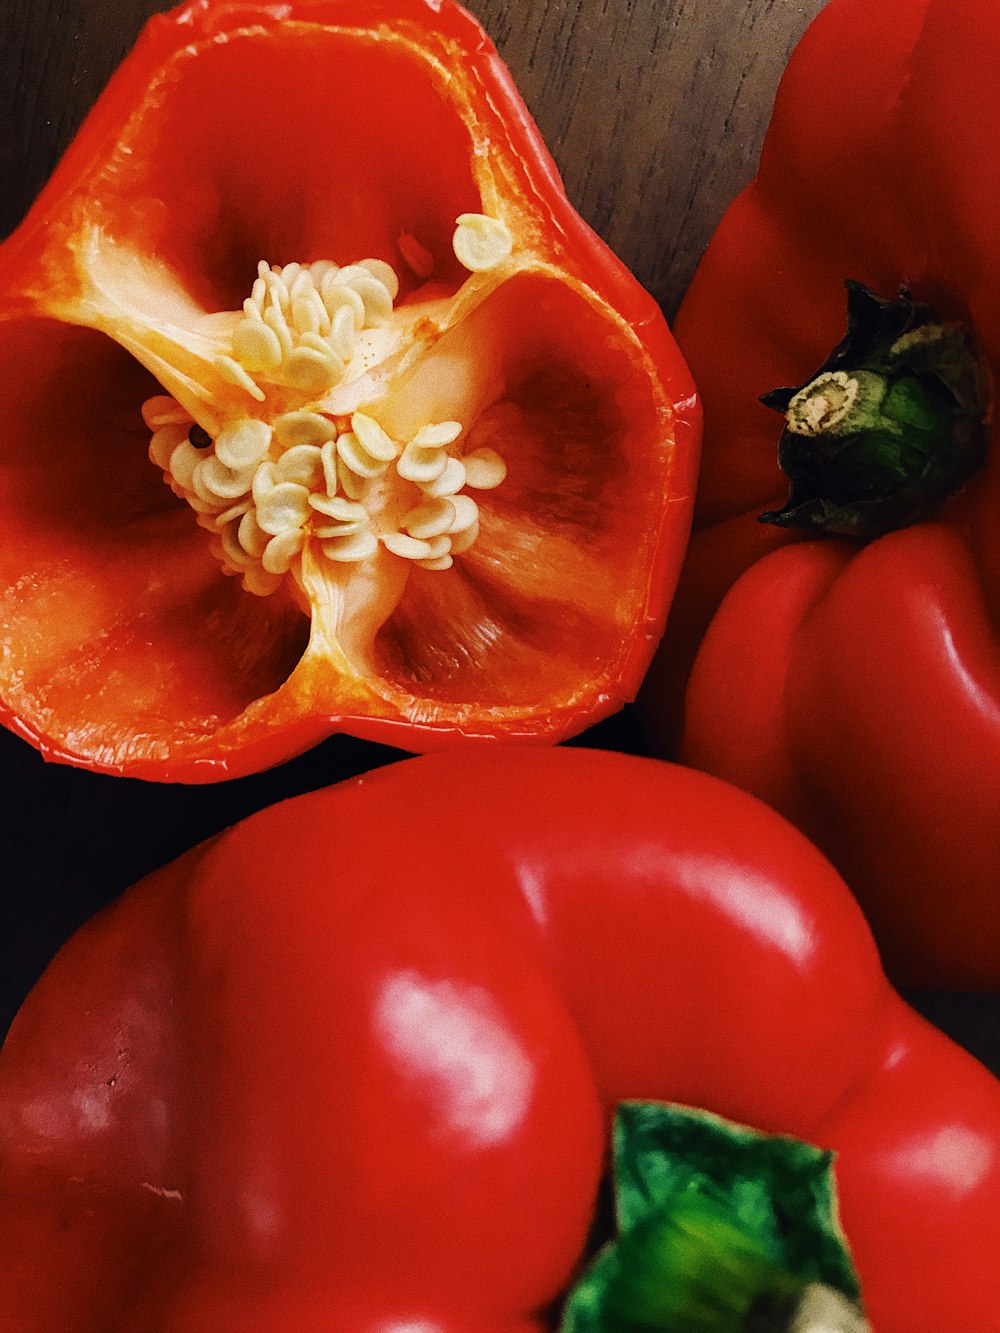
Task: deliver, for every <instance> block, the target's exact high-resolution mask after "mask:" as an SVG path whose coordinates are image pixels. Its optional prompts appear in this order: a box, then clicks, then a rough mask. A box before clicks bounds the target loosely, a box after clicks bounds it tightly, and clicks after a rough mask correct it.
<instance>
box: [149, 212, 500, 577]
mask: <svg viewBox="0 0 1000 1333" xmlns="http://www.w3.org/2000/svg"><path fill="white" fill-rule="evenodd" d="M486 221H487V222H489V221H491V220H488V219H487V220H486ZM481 231H482V226H481V222H480V220H479V219H478V218H472V217H470V218H469V219H468V220H467V221H466V220H464V219H459V231H458V232H457V233H456V237H459V236H461V237H466V235H467V234H469V235H471V236H473V237H476V236H477V235H478V233H479V232H481ZM500 240H503V237H501V238H500ZM494 246H495V242H494ZM458 248H459V246H458V245H456V250H457V249H458ZM507 249H509V238H508V243H507ZM494 253H495V254H496V257H497V261H499V259H502V258H503V256H504V254H505V253H506V252H505V251H504V247H503V246H502V245H501V246H499V247H496V246H495V249H494ZM473 262H476V261H475V260H474V261H473ZM469 266H470V267H471V265H469ZM477 267H488V265H487V264H485V263H481V264H477ZM398 286H399V285H398V280H397V278H396V274H395V273H394V271H393V270H392V268H391V267H390V265H388V264H386V263H384V262H383V261H381V260H376V259H369V260H362V261H361V262H360V263H358V264H351V265H348V266H346V267H344V268H338V267H337V265H336V264H333V263H332V262H327V261H320V262H318V263H315V264H310V265H307V266H303V265H298V264H289V265H286V266H285V267H284V268H283V269H272V268H271V267H270V266H268V265H267V264H264V263H262V264H261V265H260V266H259V269H258V277H257V280H256V282H255V283H254V289H253V292H252V294H251V296H250V297H249V298H248V299H247V301H245V302H244V306H243V312H244V317H243V319H242V320H241V321H240V322H239V323H238V324H237V326H236V328H235V330H234V333H233V337H232V348H231V355H230V353H229V352H225V353H220V354H219V355H218V356H217V358H216V367H217V368H218V370H219V371H220V373H221V374H222V375H223V376H224V378H226V379H227V380H228V381H229V382H231V383H233V384H236V385H238V386H239V387H241V388H243V389H244V390H246V392H247V393H248V394H250V396H251V397H252V398H254V399H255V400H256V401H258V402H265V401H266V398H267V395H266V393H265V391H264V390H263V389H262V388H261V387H260V386H261V384H265V385H274V386H281V387H282V388H283V389H285V390H289V389H290V390H296V391H301V392H302V394H303V397H304V399H305V401H306V402H308V403H310V404H311V405H310V406H309V407H307V408H304V409H302V410H294V411H286V412H283V413H282V414H280V415H279V416H277V417H276V418H274V419H273V420H272V421H265V420H261V419H258V418H255V417H249V416H246V417H242V418H240V419H237V420H234V421H230V422H228V423H227V424H226V425H225V426H224V427H223V428H222V430H221V431H220V432H219V433H218V435H217V436H216V437H215V439H214V440H213V439H211V438H210V437H209V435H208V434H207V433H206V432H205V431H204V430H203V429H202V428H201V427H200V426H198V425H197V424H196V423H195V422H194V421H193V420H192V418H191V417H190V415H189V414H188V413H187V412H186V411H185V409H184V408H183V407H182V406H181V405H180V404H179V403H178V402H176V401H175V400H174V399H173V398H171V397H168V396H166V395H160V396H157V397H154V398H151V399H149V400H148V401H147V402H146V403H145V404H144V406H143V418H144V420H145V422H146V425H147V427H148V428H149V429H150V430H151V431H152V440H151V442H150V446H149V456H150V458H151V460H152V461H153V462H154V463H155V464H156V466H157V467H159V468H160V469H161V470H162V471H163V473H164V479H165V480H166V481H167V482H168V484H169V485H170V487H171V489H172V490H173V491H174V493H175V494H176V495H178V496H180V497H182V498H183V499H185V500H186V501H187V503H188V504H189V505H190V506H191V507H192V509H194V510H195V511H196V513H197V515H198V523H199V524H200V525H201V526H202V527H204V528H206V529H207V530H208V531H209V532H210V533H211V534H212V537H213V541H212V550H213V553H214V554H215V556H216V558H217V559H218V560H219V561H220V563H221V565H222V568H223V571H224V572H225V573H228V574H232V575H238V576H240V577H241V579H242V583H243V587H244V588H245V589H246V590H247V591H248V592H252V593H256V594H258V595H259V596H267V595H268V594H270V593H272V592H274V591H275V590H276V589H277V588H278V587H279V586H280V585H281V583H282V581H283V579H284V577H285V575H286V574H287V573H288V571H289V570H291V569H294V567H295V564H296V561H297V560H298V559H299V557H300V556H301V553H302V551H303V548H304V546H305V544H306V542H307V540H311V543H312V545H311V549H312V550H313V551H318V552H320V553H321V554H322V556H324V557H325V558H326V559H328V560H330V561H333V562H337V563H349V562H359V561H363V560H367V559H370V558H371V557H372V556H373V555H375V554H376V553H377V552H378V550H379V547H380V545H381V546H382V547H384V548H385V549H386V550H387V551H390V552H391V553H392V554H393V555H395V556H398V557H400V558H402V559H405V560H411V561H413V562H414V563H415V564H417V565H419V566H420V567H422V568H424V569H432V570H442V569H448V568H449V567H450V566H451V564H452V562H453V557H454V556H455V555H456V554H459V553H460V552H462V551H465V550H468V548H469V547H470V546H471V545H472V544H473V542H474V541H475V540H476V537H477V535H478V527H479V509H478V506H477V504H476V502H475V500H474V499H472V497H471V496H469V495H467V494H464V491H465V489H466V488H469V489H471V490H490V489H492V488H494V487H496V486H499V485H500V483H501V482H502V481H503V479H504V477H505V475H506V466H505V464H504V462H503V460H502V459H501V458H500V456H499V455H498V454H497V453H495V452H494V451H493V450H491V449H477V450H474V451H473V452H471V453H468V454H464V455H460V454H459V453H458V452H457V451H455V450H454V449H453V448H452V446H455V445H456V443H457V441H458V439H459V437H460V435H461V433H462V429H463V428H462V425H461V423H460V422H457V421H440V422H431V423H428V424H427V425H425V426H423V427H422V428H421V429H420V430H418V431H417V432H416V434H415V435H413V437H412V438H411V439H409V440H405V441H400V440H394V439H392V438H390V436H389V435H388V434H387V433H386V432H385V430H383V428H382V427H381V426H380V425H379V423H378V422H377V421H375V420H374V418H373V417H371V416H368V415H367V414H366V413H363V412H354V413H353V414H352V415H351V416H349V417H337V416H333V415H329V414H326V413H324V412H323V411H322V410H317V408H321V403H317V402H316V399H317V398H321V396H322V394H323V393H325V392H327V391H329V390H330V389H331V388H332V387H333V386H334V385H335V384H337V383H338V382H339V381H340V380H341V379H342V378H343V376H344V374H345V373H346V370H347V366H348V364H349V362H350V360H351V358H352V356H353V355H354V354H355V339H356V337H357V335H358V333H359V332H360V331H361V330H363V329H367V328H372V327H374V326H377V325H378V324H382V323H385V322H387V321H388V319H389V318H390V316H391V313H392V303H393V300H394V299H395V296H396V293H397V292H398Z"/></svg>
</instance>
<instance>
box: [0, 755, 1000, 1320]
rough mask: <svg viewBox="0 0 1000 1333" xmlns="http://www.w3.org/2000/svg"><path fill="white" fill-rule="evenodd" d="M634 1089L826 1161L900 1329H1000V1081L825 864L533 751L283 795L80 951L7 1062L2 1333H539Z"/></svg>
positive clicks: (653, 775) (867, 1282) (408, 766)
mask: <svg viewBox="0 0 1000 1333" xmlns="http://www.w3.org/2000/svg"><path fill="white" fill-rule="evenodd" d="M637 1097H638V1098H644V1099H651V1100H653V1101H658V1102H659V1101H662V1102H675V1103H682V1104H685V1105H687V1106H689V1107H702V1108H707V1109H708V1110H709V1111H711V1112H714V1113H716V1114H719V1115H722V1116H726V1117H728V1118H730V1119H732V1120H735V1121H737V1122H741V1123H742V1124H745V1125H748V1126H756V1127H758V1128H760V1129H761V1130H764V1131H767V1132H769V1133H774V1132H779V1131H780V1132H781V1133H783V1134H791V1135H795V1136H798V1137H799V1138H801V1139H804V1140H807V1141H809V1142H811V1143H813V1144H815V1145H817V1146H818V1147H819V1148H822V1149H830V1150H834V1151H835V1153H836V1157H835V1177H836V1182H837V1185H838V1187H839V1196H840V1207H841V1218H842V1223H843V1228H844V1231H845V1233H846V1236H847V1238H848V1240H849V1242H850V1245H851V1248H852V1251H853V1255H854V1260H855V1262H856V1266H857V1271H858V1274H859V1276H860V1281H861V1290H862V1296H863V1299H864V1302H865V1307H866V1310H867V1312H868V1317H869V1319H870V1320H871V1323H872V1326H873V1327H874V1328H875V1329H877V1330H878V1333H942V1330H944V1329H961V1330H962V1333H993V1330H995V1328H996V1312H997V1309H998V1308H1000V1264H998V1255H1000V1211H998V1209H997V1191H998V1186H1000V1084H998V1082H997V1080H995V1079H994V1078H993V1077H992V1076H991V1075H990V1074H988V1073H987V1071H986V1070H985V1069H983V1068H982V1066H980V1065H979V1064H977V1063H976V1062H975V1061H974V1060H973V1059H972V1058H971V1057H970V1056H968V1055H967V1054H966V1053H965V1052H963V1051H961V1050H959V1049H958V1048H957V1047H955V1046H954V1045H952V1044H951V1043H950V1042H949V1041H948V1040H947V1039H946V1038H945V1037H943V1036H942V1035H941V1034H940V1033H938V1032H936V1031H935V1030H933V1029H932V1028H931V1027H930V1026H929V1025H928V1024H927V1023H926V1022H925V1021H924V1020H923V1019H921V1018H919V1017H918V1016H917V1015H916V1014H914V1013H913V1012H912V1011H911V1010H910V1009H909V1008H908V1007H907V1006H906V1005H905V1004H904V1003H903V1002H902V1001H901V1000H900V999H899V998H898V996H897V995H896V994H895V993H894V992H893V991H892V990H891V989H890V988H889V987H888V985H887V983H886V981H885V979H884V977H883V974H882V972H881V970H880V967H879V963H878V958H877V955H876V952H875V948H874V946H873V944H872V941H871V938H870V935H869V933H868V931H867V928H866V927H865V924H864V921H863V919H862V917H861V914H860V912H859V911H858V909H857V906H856V904H855V902H854V900H853V899H852V897H851V895H850V894H849V893H848V892H847V890H846V889H845V887H844V885H843V883H842V882H841V881H840V879H839V878H838V877H837V875H836V874H835V872H834V871H833V870H832V869H831V867H830V866H829V864H828V863H827V862H826V861H825V860H824V859H823V858H822V857H821V856H820V855H819V854H818V853H817V852H816V851H815V849H814V848H812V847H811V846H810V845H809V844H808V843H807V842H806V841H805V839H803V838H802V837H801V835H799V834H798V833H797V832H796V831H795V830H794V829H792V828H791V827H790V826H789V825H787V824H786V823H785V822H784V821H783V820H782V819H780V818H779V817H778V816H777V815H775V814H774V813H773V812H772V811H770V810H768V809H767V808H766V807H765V806H764V805H762V804H760V803H759V802H757V801H755V800H753V799H752V798H750V797H748V796H746V795H745V794H743V793H741V792H739V791H737V790H735V789H733V788H730V787H728V786H726V785H724V784H722V783H719V782H718V781H716V780H715V779H713V778H710V777H708V776H706V775H704V774H700V773H697V772H694V771H691V770H685V769H681V768H676V767H673V766H670V765H667V764H661V763H659V762H657V761H654V760H645V759H638V758H635V757H629V756H622V755H616V754H609V753H598V752H589V751H585V750H560V749H552V750H540V751H538V752H532V751H530V750H527V749H511V748H507V747H496V748H493V749H491V751H490V752H489V753H487V752H485V751H483V750H478V751H469V750H465V751H462V752H460V753H458V754H453V755H443V754H442V755H433V756H425V757H424V758H421V759H415V760H411V761H406V762H403V763H400V764H397V765H393V766H390V767H389V768H386V769H383V770H381V771H378V772H375V773H373V774H370V775H367V776H365V777H363V778H360V779H357V780H354V781H352V782H350V783H347V784H344V785H342V786H340V787H337V788H331V789H328V790H326V791H322V792H317V793H314V794H310V795H307V796H303V797H299V798H296V799H294V800H292V801H289V802H287V803H284V804H281V805H278V806H276V807H273V808H272V809H270V810H267V811H264V812H262V813H260V814H257V815H254V816H253V817H251V818H250V819H248V820H247V821H245V822H244V823H243V824H241V825H238V826H237V827H236V828H234V829H233V830H231V831H230V832H228V833H225V834H223V835H222V836H220V837H218V838H217V839H215V840H213V841H211V842H209V843H207V844H205V845H204V846H202V847H199V848H198V849H196V850H195V851H193V852H191V853H189V854H188V855H186V856H185V857H183V858H182V859H181V860H179V861H178V862H176V863H174V864H173V865H170V866H168V867H167V868H166V869H164V870H162V871H161V872H159V873H157V874H155V875H153V876H151V877H150V878H148V879H147V880H144V881H143V882H141V883H140V884H139V885H138V886H137V887H136V888H135V889H134V890H132V891H131V892H129V893H128V894H126V895H125V897H124V898H123V899H122V900H121V901H120V902H119V903H117V904H116V905H114V906H112V907H111V908H109V909H108V910H107V911H106V912H104V913H103V914H102V915H100V916H99V917H97V918H96V919H95V920H94V921H93V922H91V923H90V924H89V925H88V926H86V927H85V928H84V929H83V930H82V931H81V932H80V933H79V934H78V935H77V936H76V937H75V939H73V940H72V941H71V942H70V943H69V944H68V945H67V946H66V947H65V948H64V949H63V951H62V952H61V953H60V954H59V956H58V957H57V959H56V960H55V961H54V962H53V963H52V965H51V966H50V968H49V971H48V973H47V975H46V976H45V977H44V978H43V980H42V981H41V983H40V984H39V985H38V987H37V988H36V990H35V991H34V993H33V994H32V995H31V997H30V998H29V999H28V1001H27V1002H26V1003H25V1005H24V1007H23V1009H22V1011H21V1013H20V1015H19V1017H18V1018H17V1019H16V1020H15V1023H14V1026H13V1028H12V1029H11V1032H10V1035H9V1037H8V1040H7V1042H6V1045H5V1046H4V1048H3V1052H2V1056H0V1128H2V1136H0V1143H2V1145H3V1148H2V1152H3V1157H2V1166H0V1223H2V1232H3V1236H4V1243H3V1245H2V1246H0V1329H2V1330H3V1333H53V1330H55V1329H67V1330H68V1329H72V1330H73V1333H90V1331H91V1330H93V1331H94V1333H98V1331H99V1333H137V1331H138V1330H142V1333H165V1331H166V1330H170V1333H208V1330H212V1333H257V1331H259V1333H285V1331H288V1333H293V1331H294V1333H307V1331H308V1333H314V1330H317V1329H331V1330H334V1329H335V1330H337V1331H338V1333H361V1331H362V1330H364V1333H375V1330H380V1333H381V1331H386V1330H390V1329H391V1330H394V1331H395V1333H402V1331H403V1330H404V1329H405V1330H407V1333H416V1331H417V1330H419V1331H420V1333H430V1330H434V1333H472V1330H475V1331H476V1333H486V1331H487V1330H489V1331H490V1333H515V1330H517V1333H528V1330H535V1331H536V1333H537V1330H541V1329H543V1328H545V1327H551V1326H552V1315H551V1314H550V1313H549V1314H547V1313H546V1311H547V1310H549V1309H550V1305H551V1302H552V1301H553V1300H554V1298H556V1297H557V1295H558V1294H559V1293H560V1292H561V1291H562V1290H563V1289H564V1288H565V1287H566V1285H567V1283H568V1282H569V1281H570V1279H571V1278H572V1277H573V1275H574V1273H575V1271H576V1269H577V1265H578V1262H579V1259H580V1256H581V1254H582V1253H583V1251H584V1248H585V1242H586V1239H587V1233H588V1227H589V1225H590V1222H591V1218H592V1216H593V1213H594V1202H595V1191H596V1189H597V1185H598V1179H599V1177H600V1175H601V1170H602V1164H603V1159H604V1156H605V1148H606V1142H607V1130H608V1121H609V1115H610V1112H611V1111H612V1109H613V1108H614V1107H615V1106H616V1105H617V1104H618V1103H620V1102H622V1101H623V1100H626V1099H634V1098H637ZM744 1193H745V1191H744ZM699 1327H700V1325H699ZM727 1327H728V1325H727Z"/></svg>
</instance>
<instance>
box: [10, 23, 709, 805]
mask: <svg viewBox="0 0 1000 1333" xmlns="http://www.w3.org/2000/svg"><path fill="white" fill-rule="evenodd" d="M0 342H2V346H3V353H4V354H3V358H2V363H3V371H2V372H0V373H2V384H3V400H4V427H3V448H2V455H0V473H2V485H0V491H2V497H3V498H2V502H0V531H2V534H3V535H2V538H0V575H2V593H0V595H2V597H3V616H2V621H3V627H4V628H3V650H2V654H0V657H2V663H3V665H2V668H0V707H2V711H3V716H4V719H5V720H6V722H7V724H8V725H9V726H11V727H12V728H13V729H14V730H16V731H17V732H19V733H20V734H21V735H22V736H25V737H26V738H27V739H28V740H30V741H31V742H32V743H34V744H35V745H37V746H38V747H39V748H40V749H42V750H43V751H44V753H45V754H46V755H47V756H49V757H50V758H54V759H57V760H63V761H67V762H71V763H77V764H80V765H83V766H86V767H90V768H96V769H102V770H107V771H111V772H119V773H127V774H130V775H133V776H140V777H146V778H154V779H167V780H182V781H206V780H212V779H215V778H219V777H226V776H232V775H235V774H239V773H243V772H247V771H251V770H254V769H257V768H261V767H266V766H268V765H270V764H273V763H276V762H277V761H279V760H281V759H283V758H286V757H288V756H289V755H291V754H294V753H296V752H297V751H300V750H302V749H303V748H305V747H306V746H308V745H310V744H312V743H314V742H315V741H317V740H318V739H320V738H321V737H323V736H325V735H327V734H329V733H330V732H331V731H336V730H347V731H350V732H352V733H354V734H357V735H360V736H365V737H368V738H374V739H380V740H384V741H388V742H390V743H395V744H398V745H401V746H404V747H406V748H410V749H417V750H419V749H424V748H432V747H433V746H435V745H439V744H444V743H451V742H454V741H456V740H460V739H463V738H464V737H466V736H473V737H490V738H492V737H495V736H508V737H512V738H521V737H523V738H530V737H535V738H558V737H561V736H564V735H567V734H570V733H572V732H574V731H578V730H581V729H582V728H583V727H584V726H586V725H587V724H588V723H589V722H591V721H594V720H596V719H597V718H599V717H601V716H604V715H606V714H607V713H609V712H611V711H613V710H614V709H615V708H617V707H619V706H620V704H621V703H622V702H623V701H624V700H625V699H627V698H629V697H631V696H632V694H634V692H635V690H636V689H637V687H638V683H639V680H640V678H641V676H642V673H643V671H644V669H645V667H646V665H647V664H648V660H649V657H650V655H651V653H652V650H653V646H654V644H655V642H656V639H657V637H658V635H659V633H660V632H661V630H662V623H663V618H664V615H665V610H666V605H667V602H668V600H669V596H670V593H671V591H672V587H673V583H674V580H675V577H676V571H677V566H678V564H679V560H680V555H681V551H682V548H683V544H684V541H685V539H686V535H687V526H688V522H689V507H690V497H691V494H692V491H693V479H692V478H693V467H694V453H695V448H696V436H697V418H698V411H697V404H696V400H695V397H694V391H693V388H692V384H691V381H690V378H689V376H688V374H687V371H686V369H685V367H684V365H683V362H682V360H681V358H680V357H679V354H678V353H677V350H676V347H675V345H674V343H673V341H672V339H671V336H670V334H669V331H668V330H667V328H666V325H665V323H664V321H663V319H662V317H661V315H660V313H659V311H658V308H657V307H656V305H655V303H654V302H653V300H652V299H651V298H650V297H649V296H648V295H647V294H646V293H645V292H643V291H642V290H641V288H640V287H639V286H638V284H637V283H636V282H635V281H634V279H632V277H631V276H630V275H629V274H628V273H627V272H626V271H625V269H624V268H623V266H622V265H621V264H620V263H619V262H618V261H617V260H616V259H615V258H614V256H612V255H611V254H610V253H609V251H608V250H607V249H606V247H605V246H604V245H603V243H602V242H601V241H600V240H599V239H598V238H597V237H595V236H594V234H593V233H592V232H591V231H590V230H589V229H588V228H587V227H586V225H585V224H584V223H583V222H582V221H581V220H580V218H579V217H577V215H576V214H575V213H574V212H573V210H572V208H571V207H570V205H569V204H568V202H567V200H566V197H565V194H564V192H563V189H562V185H561V183H560V181H559V178H558V175H557V173H556V170H555V168H554V166H553V163H552V161H551V159H550V157H549V156H548V153H547V152H546V150H545V148H544V146H543V144H542V143H541V140H540V138H539V136H538V133H537V130H536V129H535V127H534V126H533V124H532V122H531V120H530V117H529V115H528V113H527V111H526V109H525V107H524V106H523V104H522V102H521V100H520V99H519V97H518V95H517V93H516V91H515V89H514V87H513V84H512V81H511V78H510V75H509V73H508V72H507V70H506V69H505V68H504V67H503V65H502V64H501V62H500V60H499V59H498V57H497V54H496V52H495V50H494V49H493V46H492V45H491V43H490V42H489V40H488V38H487V37H486V35H485V33H484V32H483V31H482V29H481V28H480V27H479V25H478V24H477V23H476V22H475V20H474V19H472V18H471V16H470V15H468V14H467V13H465V11H463V10H462V9H460V8H459V7H458V6H457V5H455V4H454V3H452V2H451V0H291V2H290V3H281V4H268V3H254V2H253V0H249V2H248V3H237V4H233V3H225V2H224V0H194V2H193V3H190V4H186V5H183V6H181V7H180V8H178V9H176V10H174V11H173V12H172V13H170V14H167V15H164V16H159V17H157V18H155V19H153V20H152V21H151V22H150V24H149V25H148V26H147V28H146V30H145V31H144V33H143V35H142V36H141V38H140V40H139V42H138V44H137V46H136V47H135V49H134V51H133V52H132V53H131V55H130V56H129V57H128V59H127V60H126V62H125V63H124V64H123V66H122V67H121V69H120V70H119V71H118V73H117V74H116V75H115V77H114V78H113V80H112V81H111V83H110V84H109V86H108V88H107V90H106V92H105V93H104V95H103V96H102V98H101V99H100V101H99V102H98V104H97V106H96V107H95V109H94V111H93V112H92V113H91V115H90V117H89V118H88V119H87V121H86V122H85V124H84V126H83V128H82V130H81V131H80V133H79V135H78V136H77V138H76V140H75V141H74V143H73V145H72V146H71V148H70V150H69V152H68V153H67V155H66V157H65V158H64V160H63V162H62V164H61V165H60V167H59V168H58V170H57V172H56V174H55V175H54V176H53V178H52V180H51V182H50V183H49V185H48V186H47V188H46V189H45V190H44V192H43V193H42V195H41V197H40V198H39V200H38V201H37V203H36V205H35V206H34V208H33V209H32V211H31V212H30V214H29V215H28V217H27V219H26V220H25V222H24V223H23V224H22V226H21V227H20V228H19V230H18V231H17V232H15V234H14V235H13V236H12V237H11V238H10V239H9V240H8V241H7V242H6V244H5V246H4V247H3V248H2V250H0ZM164 482H166V483H167V485H164Z"/></svg>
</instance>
